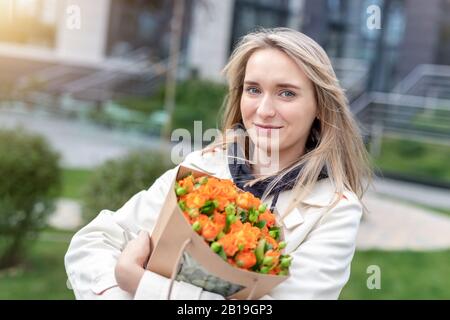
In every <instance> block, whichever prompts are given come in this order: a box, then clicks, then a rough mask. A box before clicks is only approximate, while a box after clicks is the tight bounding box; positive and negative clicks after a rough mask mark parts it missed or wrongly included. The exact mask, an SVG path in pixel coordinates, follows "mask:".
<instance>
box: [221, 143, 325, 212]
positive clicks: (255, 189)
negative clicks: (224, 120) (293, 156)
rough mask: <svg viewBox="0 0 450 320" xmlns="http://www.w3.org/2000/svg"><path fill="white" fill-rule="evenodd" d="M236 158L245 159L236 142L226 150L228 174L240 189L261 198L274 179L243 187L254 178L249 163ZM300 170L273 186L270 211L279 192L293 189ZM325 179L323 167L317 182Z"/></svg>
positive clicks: (285, 176) (297, 168)
mask: <svg viewBox="0 0 450 320" xmlns="http://www.w3.org/2000/svg"><path fill="white" fill-rule="evenodd" d="M236 156H237V157H238V158H241V159H242V158H244V159H245V155H244V154H243V151H242V148H239V146H238V145H237V142H234V143H233V144H231V145H230V146H229V148H228V167H229V169H230V173H231V176H232V178H233V181H234V183H235V184H236V185H237V186H238V187H239V188H240V189H242V190H244V191H248V192H250V193H252V194H253V195H254V196H255V197H258V198H261V197H262V195H263V193H264V191H266V189H267V187H268V186H269V184H270V183H271V182H272V181H273V179H275V177H268V178H266V179H264V180H261V181H258V182H256V183H255V184H253V185H252V186H244V184H245V183H246V182H247V181H250V180H252V179H254V178H255V177H254V176H253V175H252V172H251V167H250V164H249V162H248V161H243V160H241V159H236ZM301 169H302V167H296V168H295V169H292V170H291V171H289V172H288V173H286V174H285V175H284V176H283V178H282V179H281V181H280V182H279V183H278V184H277V185H275V186H274V188H273V189H272V190H271V192H270V193H269V196H270V195H274V197H273V200H272V204H271V206H270V210H272V211H273V209H274V208H275V206H276V204H277V201H278V196H279V194H280V193H281V192H283V191H286V190H291V189H292V188H294V186H295V184H296V182H297V178H298V176H299V173H300V171H301ZM325 178H328V173H327V170H326V168H325V167H324V168H323V169H322V171H321V172H320V174H319V177H318V180H321V179H325Z"/></svg>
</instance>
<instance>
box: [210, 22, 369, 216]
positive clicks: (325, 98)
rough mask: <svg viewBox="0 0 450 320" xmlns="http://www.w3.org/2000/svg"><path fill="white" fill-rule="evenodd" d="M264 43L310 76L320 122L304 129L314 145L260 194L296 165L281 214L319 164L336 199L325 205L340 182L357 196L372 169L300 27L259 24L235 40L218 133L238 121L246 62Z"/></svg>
mask: <svg viewBox="0 0 450 320" xmlns="http://www.w3.org/2000/svg"><path fill="white" fill-rule="evenodd" d="M267 48H275V49H278V50H281V51H282V52H284V53H285V54H287V55H288V56H289V57H290V58H292V60H293V61H295V62H296V63H297V64H298V65H299V66H300V67H301V69H302V70H303V72H304V73H305V75H306V76H307V77H308V78H309V79H310V80H311V82H312V83H313V87H314V91H315V97H316V102H317V109H318V119H319V120H318V121H319V122H320V123H319V125H318V126H313V128H312V129H311V132H310V138H314V139H315V141H316V143H315V147H314V148H312V150H309V151H308V152H306V153H305V154H303V155H302V156H301V157H300V158H299V159H298V161H296V162H295V163H294V164H292V165H291V166H289V167H288V168H285V169H283V170H281V171H280V172H277V173H276V174H274V175H273V178H274V179H273V181H272V182H271V183H270V184H269V186H268V188H267V190H266V191H265V193H264V195H263V198H265V197H267V196H268V194H269V193H270V191H271V190H272V189H273V188H274V187H275V186H276V185H277V183H279V182H280V181H281V179H282V178H283V176H284V175H285V174H286V173H288V172H289V171H290V170H293V169H296V168H298V167H301V170H300V173H299V176H298V179H297V182H296V184H295V186H294V188H293V189H292V192H293V195H294V196H293V199H292V200H291V203H290V204H289V205H288V208H287V210H286V212H285V213H284V214H283V216H285V214H286V213H288V212H290V211H291V210H292V209H293V208H295V207H296V206H298V205H299V204H301V203H302V201H303V200H304V199H305V197H306V196H307V195H308V194H309V192H311V190H312V188H313V187H314V185H315V183H316V182H317V180H318V177H319V174H320V173H321V170H322V168H324V167H325V168H326V169H327V173H328V176H329V178H330V179H331V181H332V183H333V185H334V187H335V190H336V193H337V197H336V200H335V201H334V202H333V203H332V204H331V205H330V207H332V206H334V205H335V204H336V203H337V202H338V201H339V199H340V198H341V197H342V195H343V192H344V190H345V189H346V188H347V189H349V190H351V191H353V192H354V193H355V194H356V195H357V196H358V198H359V199H361V198H362V196H363V194H364V192H365V191H366V189H367V187H368V182H369V181H370V178H371V176H372V170H371V169H370V165H369V160H368V159H369V158H368V155H367V151H366V148H365V146H364V143H363V141H362V137H361V134H360V132H359V128H358V126H357V124H356V122H355V120H354V119H353V116H352V114H351V112H350V110H349V106H348V102H347V99H346V97H345V93H344V91H343V89H342V88H341V86H340V85H339V81H338V79H337V78H336V75H335V73H334V71H333V67H332V65H331V62H330V59H329V58H328V56H327V54H326V53H325V51H324V50H323V49H322V47H321V46H320V45H319V44H317V43H316V42H315V41H314V40H312V39H311V38H309V37H308V36H306V35H304V34H303V33H301V32H298V31H296V30H292V29H289V28H274V29H259V30H257V31H255V32H253V33H250V34H247V35H245V36H244V37H243V38H242V39H241V40H240V42H239V43H238V45H237V46H236V48H235V49H234V51H233V53H232V54H231V56H230V58H229V61H228V63H227V65H226V66H225V67H224V69H223V71H222V72H223V74H224V75H225V76H226V78H227V81H228V85H229V90H228V94H227V96H226V98H225V100H224V105H223V108H224V110H223V118H222V127H221V133H222V136H223V137H226V132H227V130H228V131H229V130H230V129H232V128H233V127H234V126H235V125H236V124H242V123H243V122H242V115H241V111H240V100H241V95H242V91H243V82H244V77H245V70H246V64H247V61H248V59H249V58H250V56H251V55H252V54H253V53H254V52H255V51H256V50H259V49H267ZM232 139H233V137H232ZM228 143H229V140H227V139H226V138H224V139H222V140H221V141H218V142H216V143H213V144H212V145H210V146H209V147H208V148H207V149H205V152H207V151H208V150H212V149H213V148H215V147H217V146H218V145H222V147H223V148H226V147H227V145H228ZM257 180H260V179H255V180H254V181H251V182H250V184H251V183H254V182H255V181H257ZM366 182H367V184H366V185H365V184H364V183H366Z"/></svg>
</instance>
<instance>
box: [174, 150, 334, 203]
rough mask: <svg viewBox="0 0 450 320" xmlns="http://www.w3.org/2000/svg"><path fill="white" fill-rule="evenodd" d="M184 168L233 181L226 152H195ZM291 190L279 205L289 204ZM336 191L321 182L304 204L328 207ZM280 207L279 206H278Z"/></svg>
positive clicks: (330, 184)
mask: <svg viewBox="0 0 450 320" xmlns="http://www.w3.org/2000/svg"><path fill="white" fill-rule="evenodd" d="M182 165H183V166H187V167H191V168H193V169H195V170H199V171H203V172H205V173H207V174H210V175H213V176H215V177H218V178H221V179H233V176H232V174H231V172H230V169H229V166H228V157H227V154H226V152H225V151H224V150H221V149H220V148H216V149H214V152H213V151H211V152H206V153H203V154H202V151H201V150H199V151H194V152H192V153H190V154H189V155H188V156H187V157H186V159H185V160H184V161H183V163H182ZM289 191H290V190H287V191H283V192H281V193H280V195H279V200H278V203H280V202H283V203H285V202H289V200H290V199H289V198H288V197H290V195H291V193H290V192H289ZM335 194H336V190H335V188H334V186H333V184H332V182H331V180H330V179H329V178H323V179H321V180H319V181H318V182H317V183H316V184H315V185H314V188H313V190H312V191H311V192H310V193H309V194H308V195H307V196H306V197H305V199H304V200H303V202H304V203H305V204H307V205H310V206H317V207H324V206H328V205H329V204H331V203H332V202H333V200H334V199H335ZM277 207H278V206H277Z"/></svg>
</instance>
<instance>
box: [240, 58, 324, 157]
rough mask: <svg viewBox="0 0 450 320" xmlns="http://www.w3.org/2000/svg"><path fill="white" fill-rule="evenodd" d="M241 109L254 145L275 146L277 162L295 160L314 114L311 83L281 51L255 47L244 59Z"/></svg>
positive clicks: (305, 138) (301, 149)
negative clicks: (246, 59)
mask: <svg viewBox="0 0 450 320" xmlns="http://www.w3.org/2000/svg"><path fill="white" fill-rule="evenodd" d="M241 113H242V118H243V122H244V126H245V128H246V129H247V131H248V132H249V136H250V139H251V140H252V142H253V143H254V144H255V145H257V146H259V148H266V150H270V149H272V150H273V148H274V146H275V148H277V149H278V150H279V155H278V156H279V160H280V162H289V161H294V160H295V159H296V158H298V157H299V156H300V155H302V154H303V153H304V147H305V144H306V141H307V138H308V135H309V132H310V129H311V125H312V123H313V121H314V119H315V117H316V114H317V105H316V99H315V95H314V87H313V83H312V82H311V80H309V79H308V78H307V77H306V75H305V74H304V72H303V71H302V69H301V68H300V67H299V66H298V65H297V64H296V63H295V62H294V61H293V60H292V59H291V58H290V57H289V56H288V55H286V54H285V53H284V52H282V51H280V50H277V49H261V50H257V51H255V52H254V53H253V54H252V55H251V56H250V58H249V60H248V61H247V66H246V70H245V79H244V87H243V92H242V97H241ZM277 141H278V142H277ZM274 143H275V144H274Z"/></svg>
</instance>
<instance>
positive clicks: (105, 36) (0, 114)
mask: <svg viewBox="0 0 450 320" xmlns="http://www.w3.org/2000/svg"><path fill="white" fill-rule="evenodd" d="M281 26H284V27H290V28H293V29H296V30H300V31H302V32H304V33H305V34H307V35H308V36H310V37H312V38H313V39H315V40H316V41H317V42H319V43H320V44H321V45H322V46H323V47H324V48H325V50H326V51H327V53H328V54H329V56H330V57H331V59H332V61H333V65H334V68H335V71H336V73H337V75H338V77H339V80H340V82H341V85H342V86H343V87H344V88H345V89H346V92H347V96H348V100H349V103H350V107H351V110H352V112H353V113H354V115H355V117H356V118H357V120H358V122H359V123H360V125H361V130H362V132H363V134H364V138H365V141H366V142H367V148H368V150H369V151H370V154H371V156H372V159H373V163H374V166H375V168H376V172H377V177H376V178H375V180H374V183H373V186H372V187H371V189H370V190H369V192H368V194H367V196H366V197H365V204H366V206H367V207H368V209H369V213H368V214H367V215H364V217H363V220H362V222H361V227H360V231H359V235H358V240H357V252H356V254H355V258H354V260H353V263H352V274H351V277H350V280H349V283H348V284H347V286H346V287H345V288H344V290H343V292H342V294H341V299H449V298H450V278H449V276H448V269H449V267H450V200H449V199H450V192H449V190H450V165H449V162H450V125H449V123H450V66H449V64H450V0H428V1H421V0H96V1H89V0H0V176H1V179H0V288H1V290H0V299H73V298H74V295H73V293H72V291H71V290H70V286H67V284H66V279H67V278H66V274H65V270H64V265H63V257H64V254H65V252H66V250H67V247H68V244H69V241H70V239H71V237H72V235H73V234H74V232H76V231H77V230H78V229H79V228H80V227H81V226H83V225H84V224H86V223H88V222H89V221H90V220H91V219H92V218H93V217H95V216H96V215H97V214H98V212H99V211H100V210H101V209H105V208H107V209H111V210H116V209H118V208H119V207H120V206H121V205H122V204H123V203H124V202H125V201H126V200H127V199H129V198H130V197H131V196H132V195H133V194H135V193H136V192H138V191H139V190H142V189H144V188H145V189H146V188H148V187H149V186H150V185H151V184H152V182H153V181H154V179H156V178H157V177H158V176H159V175H161V174H162V173H163V172H164V171H165V170H167V169H168V168H171V167H173V164H172V163H170V161H168V157H167V155H168V154H170V148H171V146H173V144H174V143H175V142H170V141H168V136H169V134H170V132H171V131H172V130H173V129H175V128H186V129H187V130H189V132H190V133H191V135H192V137H193V138H194V139H195V141H197V142H199V143H202V135H201V134H198V133H197V134H195V132H194V121H202V128H203V130H206V129H208V128H215V127H216V126H217V121H218V111H219V108H220V106H221V104H222V101H223V98H224V96H225V93H226V90H227V87H226V83H225V80H224V79H223V77H222V76H221V74H220V70H221V69H222V68H223V66H224V65H225V63H226V62H227V59H228V57H229V55H230V53H231V52H232V50H233V48H234V46H235V44H236V43H237V41H238V40H239V38H240V37H241V36H243V35H244V34H246V33H248V32H250V31H252V30H254V29H255V28H257V27H267V28H269V27H281ZM203 142H204V141H203Z"/></svg>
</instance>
